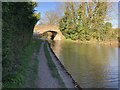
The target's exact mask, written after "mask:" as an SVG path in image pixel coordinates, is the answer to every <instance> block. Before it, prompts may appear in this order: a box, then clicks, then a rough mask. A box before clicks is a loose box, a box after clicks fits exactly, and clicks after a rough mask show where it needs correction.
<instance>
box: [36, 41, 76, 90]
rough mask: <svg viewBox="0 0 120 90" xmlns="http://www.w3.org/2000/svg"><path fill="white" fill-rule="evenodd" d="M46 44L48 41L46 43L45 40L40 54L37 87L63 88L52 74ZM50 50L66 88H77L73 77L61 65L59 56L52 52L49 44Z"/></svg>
mask: <svg viewBox="0 0 120 90" xmlns="http://www.w3.org/2000/svg"><path fill="white" fill-rule="evenodd" d="M44 44H47V43H45V42H43V43H42V45H41V47H40V51H39V55H38V60H39V68H38V70H39V71H38V79H37V88H63V87H62V86H61V85H60V84H59V81H58V80H57V79H56V78H54V77H53V76H52V73H51V70H50V68H49V66H48V63H47V58H46V56H45V52H44ZM48 50H49V52H50V55H51V57H52V60H53V62H54V63H55V65H56V67H57V70H58V73H59V74H60V77H61V79H62V80H63V82H64V84H65V86H66V88H74V89H75V84H74V83H73V80H72V78H71V77H70V76H69V75H68V74H67V73H66V70H64V69H63V68H62V67H61V65H60V62H59V61H58V60H57V58H55V56H54V54H53V53H52V52H51V50H50V48H49V46H48ZM74 89H73V90H74ZM75 90H76V89H75ZM77 90H78V89H77Z"/></svg>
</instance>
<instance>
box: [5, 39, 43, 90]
mask: <svg viewBox="0 0 120 90" xmlns="http://www.w3.org/2000/svg"><path fill="white" fill-rule="evenodd" d="M41 42H42V41H40V40H37V39H33V40H32V41H31V42H30V44H29V45H28V46H27V47H26V48H24V50H23V53H22V55H21V59H20V62H19V66H16V67H18V70H17V72H16V74H13V75H11V77H10V81H7V82H6V83H3V88H25V87H35V80H36V77H37V71H38V70H37V69H38V60H37V54H38V51H39V47H40V43H41Z"/></svg>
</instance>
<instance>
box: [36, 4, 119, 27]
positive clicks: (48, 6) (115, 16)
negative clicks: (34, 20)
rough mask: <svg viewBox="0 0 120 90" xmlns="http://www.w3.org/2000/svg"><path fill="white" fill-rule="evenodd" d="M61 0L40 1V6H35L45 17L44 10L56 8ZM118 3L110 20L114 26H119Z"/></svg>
mask: <svg viewBox="0 0 120 90" xmlns="http://www.w3.org/2000/svg"><path fill="white" fill-rule="evenodd" d="M59 4H60V2H39V3H38V6H37V7H36V8H35V10H37V11H36V12H40V13H41V18H42V17H44V12H46V11H49V10H55V9H56V8H57V6H58V5H59ZM117 11H118V4H117V3H116V4H115V5H114V10H113V12H111V13H110V14H111V16H112V17H113V18H112V20H110V22H111V23H112V25H113V27H114V28H117V27H118V12H117Z"/></svg>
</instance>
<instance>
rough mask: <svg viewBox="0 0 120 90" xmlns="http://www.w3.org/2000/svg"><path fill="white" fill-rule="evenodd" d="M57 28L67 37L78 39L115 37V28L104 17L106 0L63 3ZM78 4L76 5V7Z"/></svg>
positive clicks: (98, 39)
mask: <svg viewBox="0 0 120 90" xmlns="http://www.w3.org/2000/svg"><path fill="white" fill-rule="evenodd" d="M65 5H66V6H65V12H64V16H63V17H62V18H61V19H60V21H59V28H60V30H61V32H62V34H63V35H64V36H65V37H66V38H67V39H72V40H80V41H90V40H95V41H108V40H113V39H116V38H117V35H118V34H117V30H114V29H112V24H111V23H110V22H108V21H107V20H106V19H107V18H108V17H107V14H108V10H109V9H110V8H109V3H108V2H81V3H79V5H76V3H74V2H69V3H65ZM77 6H78V7H77Z"/></svg>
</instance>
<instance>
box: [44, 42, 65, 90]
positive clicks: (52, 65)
mask: <svg viewBox="0 0 120 90" xmlns="http://www.w3.org/2000/svg"><path fill="white" fill-rule="evenodd" d="M44 51H45V56H46V58H47V60H48V61H47V62H48V66H49V68H50V69H51V72H52V76H53V77H55V78H57V79H58V81H59V83H60V85H61V86H63V88H66V87H65V84H64V82H63V80H62V79H61V77H60V75H59V73H58V70H57V67H56V65H55V63H54V62H53V60H52V58H51V56H50V52H49V51H48V45H47V44H46V43H45V45H44Z"/></svg>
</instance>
